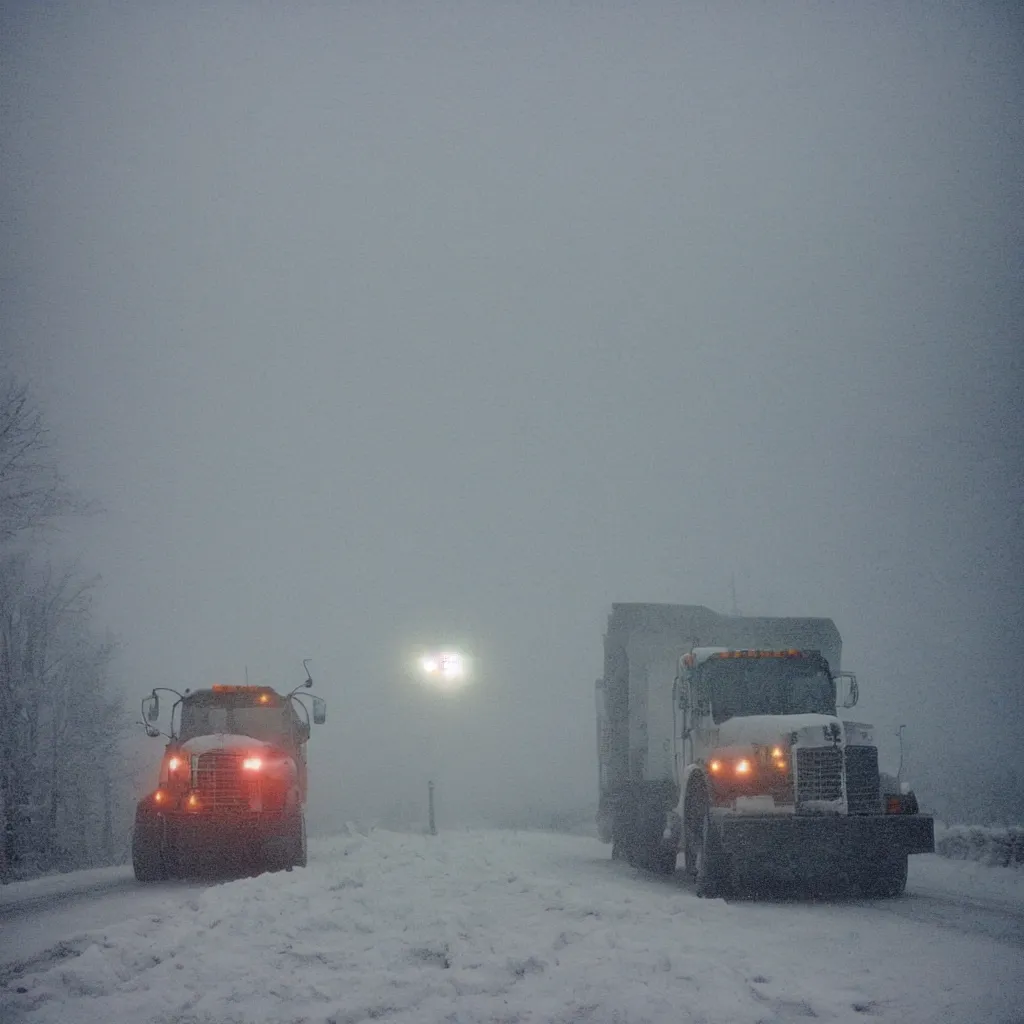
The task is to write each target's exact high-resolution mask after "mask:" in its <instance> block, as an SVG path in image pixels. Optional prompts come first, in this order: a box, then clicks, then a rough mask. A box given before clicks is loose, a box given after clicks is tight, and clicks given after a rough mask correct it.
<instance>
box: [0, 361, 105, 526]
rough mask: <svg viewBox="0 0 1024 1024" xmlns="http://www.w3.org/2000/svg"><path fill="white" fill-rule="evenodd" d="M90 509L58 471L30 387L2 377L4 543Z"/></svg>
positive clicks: (0, 517) (0, 513)
mask: <svg viewBox="0 0 1024 1024" xmlns="http://www.w3.org/2000/svg"><path fill="white" fill-rule="evenodd" d="M86 510H87V508H86V504H85V503H84V502H83V501H82V500H81V499H80V498H79V497H78V496H77V495H75V493H74V492H73V491H71V489H70V488H69V487H68V486H67V485H66V483H65V482H64V480H63V478H62V477H61V475H60V473H59V472H58V470H57V465H56V463H55V461H54V459H53V457H52V454H51V451H50V446H49V437H48V433H47V430H46V426H45V423H44V421H43V414H42V412H41V410H40V409H39V408H38V407H37V406H36V405H35V404H34V403H33V402H32V399H31V396H30V394H29V390H28V387H27V386H26V385H25V384H22V383H20V382H18V381H16V380H13V379H10V378H7V379H0V543H4V542H7V541H10V540H11V539H12V538H14V537H16V536H18V535H19V534H21V533H24V532H26V531H33V530H41V529H45V528H46V527H48V526H51V525H52V524H53V523H54V521H55V520H56V519H58V518H59V517H60V516H63V515H68V514H69V513H73V512H84V511H86Z"/></svg>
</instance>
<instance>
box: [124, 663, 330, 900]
mask: <svg viewBox="0 0 1024 1024" xmlns="http://www.w3.org/2000/svg"><path fill="white" fill-rule="evenodd" d="M308 685H312V680H309V681H308V683H307V684H304V686H308ZM158 689H161V690H162V689H164V688H158ZM297 689H299V688H296V690H297ZM296 690H293V691H292V692H291V693H284V694H282V693H279V692H277V691H276V690H274V689H273V688H272V687H269V686H248V685H247V686H224V685H215V686H212V687H210V688H208V689H201V690H195V691H190V690H186V691H185V693H183V694H181V693H178V692H177V691H174V690H170V691H168V692H170V693H171V694H173V695H174V697H175V698H177V699H176V700H175V701H174V702H173V704H172V707H171V713H170V731H169V733H166V734H164V735H166V736H167V740H168V742H167V745H166V747H165V750H164V755H163V758H162V759H161V764H160V773H159V782H158V785H157V787H156V789H154V790H153V791H152V792H151V793H148V794H147V795H146V796H144V797H143V798H142V799H141V800H140V801H139V803H138V805H137V808H136V815H135V828H134V831H133V835H132V860H133V864H134V868H135V875H136V877H137V878H138V879H139V880H140V881H153V880H157V879H161V878H165V877H168V876H170V875H185V874H191V873H193V872H195V871H197V870H200V869H201V868H202V867H203V866H204V865H206V864H208V863H209V862H210V861H212V860H216V861H217V862H218V863H228V864H232V865H241V864H245V865H247V866H248V865H252V864H255V865H257V866H258V867H262V868H271V869H273V868H285V869H288V870H291V868H293V867H296V866H304V865H305V863H306V829H305V810H304V809H305V803H306V792H307V778H308V773H307V761H306V743H307V742H308V740H309V736H310V731H311V724H319V723H321V722H323V721H324V720H325V719H326V704H325V703H324V701H323V700H322V699H321V698H319V697H314V696H312V695H308V696H310V699H311V702H312V717H311V716H310V713H309V709H308V708H307V707H306V705H305V704H304V703H303V702H302V700H300V699H299V697H298V696H297V693H296ZM303 696H307V695H303ZM143 715H144V718H145V720H146V728H147V732H148V733H149V734H150V735H151V736H158V735H161V733H160V732H159V730H158V729H157V728H156V726H155V725H154V724H153V723H155V722H156V721H157V720H158V719H159V716H160V697H159V693H158V691H157V690H154V691H153V693H152V694H151V695H150V696H149V697H147V698H146V699H145V700H144V701H143Z"/></svg>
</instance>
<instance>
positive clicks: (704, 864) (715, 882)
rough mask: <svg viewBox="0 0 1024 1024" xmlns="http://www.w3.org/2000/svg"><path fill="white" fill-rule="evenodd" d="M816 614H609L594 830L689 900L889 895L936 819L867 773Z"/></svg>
mask: <svg viewBox="0 0 1024 1024" xmlns="http://www.w3.org/2000/svg"><path fill="white" fill-rule="evenodd" d="M841 653H842V641H841V638H840V635H839V631H838V630H837V629H836V626H835V623H834V622H832V620H831V619H825V618H749V617H741V616H732V615H720V614H718V613H716V612H713V611H712V610H711V609H709V608H705V607H703V606H700V605H667V604H615V605H613V606H612V611H611V614H610V616H609V618H608V626H607V631H606V633H605V636H604V676H603V678H601V679H599V680H598V681H597V694H596V696H597V740H598V765H599V804H598V831H599V834H600V837H601V839H602V840H603V841H605V842H611V844H612V856H613V857H614V858H616V859H624V860H627V861H628V862H629V863H631V864H633V865H635V866H638V867H643V868H647V869H649V870H652V871H658V872H664V873H668V872H672V871H674V870H675V869H676V866H677V858H678V855H679V854H680V853H682V854H683V857H684V865H685V870H686V871H687V873H688V874H689V875H690V876H691V877H692V878H693V880H694V882H695V885H696V890H697V893H698V894H699V895H701V896H715V895H725V894H728V893H729V892H730V891H732V890H733V889H734V888H737V887H742V888H750V887H752V886H757V885H758V884H759V882H760V881H762V880H764V879H766V878H771V879H789V880H791V881H797V882H804V883H811V884H813V885H815V886H822V885H824V886H826V887H832V886H835V885H842V886H844V887H848V886H850V885H852V886H854V887H856V889H857V890H859V891H860V892H862V893H864V894H867V895H871V896H898V895H900V894H901V893H902V892H903V890H904V888H905V887H906V881H907V857H908V855H909V854H912V853H930V852H932V851H933V850H934V823H933V820H932V818H931V817H930V816H928V815H925V814H922V813H921V812H920V810H919V808H918V804H917V800H916V797H915V796H914V793H913V792H912V791H911V790H910V789H909V787H908V786H907V785H906V784H905V783H901V782H898V781H897V780H896V779H895V778H893V777H892V776H890V775H886V774H884V773H882V772H881V771H880V770H879V765H878V748H877V746H876V745H875V743H874V739H873V728H872V726H870V725H868V724H866V723H863V722H857V721H854V720H852V719H850V718H849V716H848V714H847V711H848V709H849V708H852V707H853V706H854V705H855V704H856V702H857V697H858V687H857V680H856V677H855V676H854V675H852V674H851V673H846V672H842V671H841V670H840V662H841Z"/></svg>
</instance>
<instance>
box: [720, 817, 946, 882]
mask: <svg viewBox="0 0 1024 1024" xmlns="http://www.w3.org/2000/svg"><path fill="white" fill-rule="evenodd" d="M720 827H721V834H722V849H723V853H724V854H725V856H726V857H727V858H728V859H729V860H730V862H731V864H732V867H733V869H734V870H736V871H738V872H740V873H744V874H745V873H748V872H750V871H757V870H758V869H761V870H768V871H770V872H771V873H772V874H775V873H777V872H782V873H784V874H787V875H792V876H795V877H801V878H806V877H813V876H816V875H822V874H828V873H832V872H833V871H834V870H835V869H836V868H837V867H846V868H850V867H856V866H857V865H862V864H869V863H872V862H877V861H879V860H882V859H884V858H886V857H891V856H893V855H896V856H901V857H902V856H904V855H906V854H910V853H934V852H935V823H934V819H933V818H932V817H931V816H930V815H926V814H871V815H848V816H847V815H834V816H833V815H814V816H811V815H807V816H804V815H792V816H786V817H783V816H781V815H780V816H772V817H768V816H765V817H741V816H738V815H737V816H730V817H726V818H723V819H721V822H720Z"/></svg>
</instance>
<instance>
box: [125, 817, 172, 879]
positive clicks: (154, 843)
mask: <svg viewBox="0 0 1024 1024" xmlns="http://www.w3.org/2000/svg"><path fill="white" fill-rule="evenodd" d="M132 870H133V871H134V872H135V880H136V881H138V882H162V881H163V880H164V879H165V878H166V877H167V867H166V865H165V864H164V854H163V844H162V842H161V829H160V823H159V822H147V821H143V822H141V823H140V822H139V821H136V823H135V829H134V831H133V832H132Z"/></svg>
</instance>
